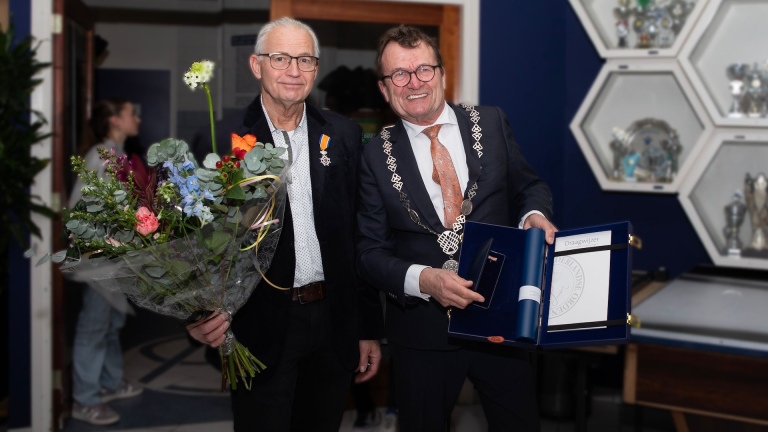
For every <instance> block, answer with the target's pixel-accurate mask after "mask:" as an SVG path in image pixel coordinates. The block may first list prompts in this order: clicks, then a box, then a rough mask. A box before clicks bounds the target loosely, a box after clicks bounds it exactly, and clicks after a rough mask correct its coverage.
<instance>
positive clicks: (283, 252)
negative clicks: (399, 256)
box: [220, 97, 382, 382]
mask: <svg viewBox="0 0 768 432" xmlns="http://www.w3.org/2000/svg"><path fill="white" fill-rule="evenodd" d="M307 125H308V129H309V140H308V142H309V149H310V151H309V164H310V176H311V178H312V202H313V206H314V216H315V231H316V233H317V238H318V240H319V242H320V253H321V255H322V260H323V273H324V275H325V283H326V288H327V293H326V294H327V297H326V299H325V300H324V301H327V302H330V307H331V312H332V316H333V331H334V334H335V339H334V341H333V343H334V347H335V349H336V353H337V354H338V357H339V359H340V361H341V362H342V364H344V365H345V366H346V367H347V368H349V369H350V370H352V369H354V368H355V367H356V366H357V361H358V358H359V349H358V341H359V340H361V339H379V338H381V336H382V335H381V332H382V331H381V327H382V322H381V321H382V311H381V304H380V303H379V301H378V297H376V295H375V293H372V290H371V289H370V288H363V287H362V285H361V284H360V283H359V281H358V279H357V278H356V276H355V266H354V259H355V256H354V235H355V213H354V212H355V199H356V189H357V182H356V181H357V178H356V177H357V169H358V161H359V154H360V147H361V145H362V132H361V129H360V127H359V126H358V125H357V124H356V123H353V122H352V121H350V120H348V119H346V118H344V117H342V116H340V115H338V114H335V113H332V112H330V111H318V110H317V109H315V108H314V107H312V106H310V105H307ZM233 132H236V133H237V134H238V135H240V136H242V135H245V134H248V133H250V134H254V135H256V138H257V139H258V140H259V141H260V142H263V143H268V142H273V140H272V134H271V133H270V131H269V124H268V123H267V119H266V117H265V115H264V111H263V110H262V108H261V102H260V99H259V98H258V97H257V98H256V100H254V101H253V102H252V103H251V105H250V106H249V107H248V110H247V112H246V115H245V117H244V119H243V122H242V126H241V127H240V128H238V129H237V130H235V131H233ZM322 134H325V135H328V136H329V137H330V138H331V141H330V144H329V145H328V149H327V151H328V157H329V158H330V159H331V164H330V165H329V166H327V167H326V166H323V165H322V164H321V163H320V156H321V155H320V145H319V143H320V137H321V136H322ZM220 145H227V146H228V145H229V143H221V144H220ZM283 219H284V221H285V224H284V229H283V232H282V233H281V234H280V240H279V241H278V244H277V248H276V250H275V255H274V258H273V259H272V264H271V266H270V268H269V270H268V271H267V273H266V276H267V278H268V279H269V280H270V281H272V282H273V283H275V284H276V285H278V286H282V287H292V286H293V279H294V270H295V266H296V255H295V251H294V232H293V218H292V217H291V210H290V200H289V202H288V203H287V205H286V209H285V214H284V217H283ZM359 293H361V295H358V294H359ZM291 302H292V301H291V292H290V291H281V290H277V289H275V288H273V287H271V286H269V285H268V284H266V283H265V282H264V281H262V282H261V283H259V285H258V286H257V287H256V288H255V289H254V291H253V294H251V297H250V298H249V299H248V301H247V302H246V304H245V305H244V306H243V307H242V308H241V309H240V310H239V311H238V312H237V313H236V314H235V315H234V318H233V320H232V329H233V331H234V334H235V337H236V338H237V339H238V340H239V341H240V342H242V343H243V344H244V345H245V346H246V347H248V349H249V350H250V351H251V353H253V355H255V356H256V358H258V359H259V360H261V361H262V362H263V363H264V364H266V365H267V369H266V370H265V371H264V372H262V373H260V374H257V376H256V378H255V381H257V382H258V381H262V380H266V379H268V378H269V377H270V376H271V372H272V371H274V370H275V369H276V366H277V365H278V364H279V362H280V358H281V356H282V353H283V348H284V345H285V338H286V329H287V324H288V318H289V311H290V307H291ZM359 308H363V309H364V310H359ZM358 317H362V319H358Z"/></svg>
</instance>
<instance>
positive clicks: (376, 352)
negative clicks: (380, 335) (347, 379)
mask: <svg viewBox="0 0 768 432" xmlns="http://www.w3.org/2000/svg"><path fill="white" fill-rule="evenodd" d="M379 365H381V345H380V344H379V341H378V340H361V341H360V362H359V363H358V365H357V372H358V373H357V375H355V382H356V383H361V382H364V381H368V380H369V379H371V378H373V376H374V375H376V372H378V371H379Z"/></svg>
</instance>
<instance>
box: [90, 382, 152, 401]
mask: <svg viewBox="0 0 768 432" xmlns="http://www.w3.org/2000/svg"><path fill="white" fill-rule="evenodd" d="M143 391H144V389H143V388H141V387H135V386H133V384H130V383H127V382H125V381H123V382H122V383H121V384H120V387H118V388H117V390H113V391H109V390H105V389H101V392H99V394H100V395H101V401H102V402H109V401H113V400H115V399H127V398H132V397H135V396H138V395H140V394H141V393H142V392H143Z"/></svg>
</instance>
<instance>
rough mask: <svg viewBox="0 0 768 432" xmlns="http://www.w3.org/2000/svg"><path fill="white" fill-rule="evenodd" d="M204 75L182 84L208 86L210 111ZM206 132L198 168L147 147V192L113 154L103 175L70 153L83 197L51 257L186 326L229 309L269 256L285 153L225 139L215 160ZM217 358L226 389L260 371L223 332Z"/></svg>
mask: <svg viewBox="0 0 768 432" xmlns="http://www.w3.org/2000/svg"><path fill="white" fill-rule="evenodd" d="M212 71H213V63H211V62H199V63H195V64H193V66H192V68H190V71H189V72H188V73H187V74H186V75H185V81H186V82H187V84H189V85H190V87H192V88H193V89H194V88H195V87H197V86H201V87H202V88H204V89H205V90H206V93H207V95H208V105H209V110H210V112H211V113H212V106H211V98H210V91H209V89H208V85H207V82H208V80H209V79H210V77H211V74H212ZM212 118H213V117H212V116H211V120H212ZM211 136H212V139H213V140H214V143H213V150H214V152H213V153H211V154H209V155H208V156H206V158H205V160H204V162H203V166H202V167H200V166H198V165H197V162H196V161H195V158H194V156H193V155H192V153H191V152H190V151H189V147H188V146H187V144H186V143H185V142H184V141H181V140H176V139H170V138H169V139H166V140H163V141H162V142H159V143H156V144H153V145H152V146H151V147H150V148H149V150H148V152H147V161H148V163H149V165H150V167H151V169H150V181H149V184H148V185H146V187H140V186H139V185H137V183H136V182H135V181H134V179H133V176H132V174H131V173H130V172H127V170H126V166H125V164H124V161H123V159H124V158H125V156H117V155H115V153H114V151H112V152H109V151H106V150H103V149H101V151H100V155H101V158H102V159H103V160H104V161H105V164H106V168H107V169H106V171H107V174H108V176H107V177H108V178H107V179H99V178H98V175H97V174H96V173H95V172H94V171H90V170H88V169H87V168H86V167H85V165H84V162H83V160H82V158H79V157H73V159H72V167H73V169H74V171H75V172H77V174H78V175H79V176H80V177H81V179H82V180H83V184H84V185H85V186H84V187H83V189H82V199H81V201H79V202H78V203H77V205H75V206H74V208H72V209H70V210H69V211H65V214H64V219H65V222H66V228H67V231H68V232H69V233H70V238H71V244H70V248H69V249H68V250H67V251H62V252H59V253H57V254H54V255H52V256H51V258H52V259H53V260H54V261H55V262H62V261H67V262H66V263H65V264H64V265H63V266H62V269H68V270H73V271H74V272H75V274H77V273H82V274H83V275H87V276H86V277H87V279H88V281H89V283H95V284H97V285H99V286H101V287H104V288H107V289H112V290H115V289H116V290H120V291H121V292H123V293H124V294H125V295H126V296H128V298H129V299H131V300H132V301H133V302H134V303H135V304H136V305H138V306H139V307H142V308H146V309H149V310H152V311H155V312H159V313H161V314H164V315H170V316H174V317H177V318H179V319H182V320H186V321H188V322H194V321H196V320H199V319H202V318H204V317H206V316H207V315H209V314H210V313H212V312H214V311H217V310H222V311H226V312H227V313H228V314H229V315H232V314H234V313H235V312H237V310H238V309H239V308H240V307H241V306H242V305H243V304H244V303H245V302H246V300H247V299H248V297H249V296H250V294H251V292H252V290H253V289H254V287H255V286H256V285H257V284H258V283H259V281H260V280H261V279H262V278H263V277H264V273H265V272H266V270H267V268H268V267H269V265H270V263H271V260H272V256H273V255H274V251H275V247H276V245H277V241H278V239H279V236H280V232H281V230H282V221H281V219H282V214H283V210H284V204H285V192H286V188H285V182H284V181H283V180H284V178H285V177H286V175H287V171H288V169H289V167H288V166H286V162H285V160H283V159H281V158H280V156H281V155H283V153H284V152H285V149H283V148H277V147H275V146H273V145H272V144H268V143H267V144H264V143H259V142H257V140H256V137H254V136H252V135H246V136H245V137H239V136H237V135H234V134H233V139H232V156H223V157H219V156H218V155H217V154H216V152H215V145H216V144H215V133H214V130H213V121H211ZM44 260H45V258H44V259H43V260H41V262H43V261H44ZM80 280H83V278H82V277H80ZM220 352H221V354H222V357H223V359H222V360H223V361H222V365H223V368H222V369H223V379H224V380H225V381H226V382H228V383H229V384H230V386H231V387H232V388H233V389H234V388H236V387H237V381H238V380H239V379H243V381H244V383H245V385H246V387H248V388H249V387H250V380H249V378H250V377H253V376H254V374H255V373H257V372H260V371H261V370H262V369H263V368H265V367H266V366H265V365H263V364H262V363H261V362H259V361H258V360H257V359H256V358H255V357H254V356H253V355H252V354H251V353H250V352H249V351H248V349H247V348H245V347H244V346H242V345H241V344H239V343H238V342H237V341H236V340H235V339H234V336H233V335H232V334H231V333H229V334H228V335H227V342H225V344H224V345H222V346H221V347H220Z"/></svg>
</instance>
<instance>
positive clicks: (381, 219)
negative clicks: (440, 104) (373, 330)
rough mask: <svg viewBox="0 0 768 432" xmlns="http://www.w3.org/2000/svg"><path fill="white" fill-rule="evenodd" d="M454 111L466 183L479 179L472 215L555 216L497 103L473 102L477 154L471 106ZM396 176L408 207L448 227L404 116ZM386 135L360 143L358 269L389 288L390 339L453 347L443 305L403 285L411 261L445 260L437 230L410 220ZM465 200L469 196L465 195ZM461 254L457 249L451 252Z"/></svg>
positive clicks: (508, 220) (498, 218) (397, 130)
mask: <svg viewBox="0 0 768 432" xmlns="http://www.w3.org/2000/svg"><path fill="white" fill-rule="evenodd" d="M449 106H450V108H451V109H453V110H454V112H455V113H456V117H457V119H458V122H459V129H460V131H461V137H462V141H463V143H464V150H465V152H466V159H467V160H466V163H467V166H468V168H469V182H468V184H467V187H466V190H467V191H469V188H470V186H471V185H472V184H473V183H474V182H475V181H477V195H476V196H475V197H474V198H473V199H472V204H473V207H474V209H473V211H472V212H471V213H470V215H469V216H468V218H467V219H468V220H472V221H479V222H486V223H493V224H498V225H506V226H517V225H518V223H519V221H520V218H521V217H522V216H523V215H525V214H526V213H528V212H529V211H531V210H538V211H540V212H542V213H543V214H544V215H545V216H546V217H547V218H551V214H552V196H551V193H550V191H549V187H547V185H546V184H545V183H544V182H543V181H542V180H541V179H540V178H539V177H538V176H537V175H536V173H535V172H534V170H533V169H532V168H531V167H530V165H528V163H527V162H526V161H525V159H524V158H523V155H522V154H521V153H520V148H519V147H518V145H517V143H516V142H515V140H514V138H513V137H512V131H511V130H510V127H509V121H508V120H507V118H506V116H505V115H504V113H503V112H502V111H501V110H500V109H498V108H495V107H476V109H477V111H478V112H479V113H480V123H479V125H480V127H481V128H482V138H481V139H480V143H481V144H482V146H483V149H482V156H480V157H478V155H477V152H476V150H475V149H474V148H473V145H474V143H475V140H474V139H473V137H472V131H471V129H472V122H471V121H470V118H469V114H468V112H467V111H466V110H465V109H464V108H461V107H457V106H454V105H449ZM388 130H389V131H390V134H391V137H390V138H389V141H390V142H391V143H392V156H393V157H394V158H395V159H396V164H397V168H396V174H397V175H399V176H400V178H401V180H400V181H401V182H402V189H401V191H402V192H404V193H405V194H406V195H407V199H408V201H409V203H410V207H411V209H413V210H415V211H416V213H418V215H419V218H420V220H421V222H422V223H423V224H424V225H426V226H428V227H430V228H431V229H432V230H433V231H435V232H438V233H440V232H443V231H444V230H445V228H443V226H442V224H441V223H440V218H439V216H438V215H437V213H436V212H435V209H434V206H433V205H432V201H431V200H430V198H429V195H428V194H427V189H426V187H425V186H424V183H423V181H422V178H421V175H420V174H419V170H418V166H417V165H416V159H415V157H414V155H413V150H412V149H411V142H410V140H409V139H408V135H407V133H406V130H405V127H404V125H403V123H402V121H398V122H397V123H396V124H395V125H394V126H392V127H390V128H389V129H388ZM383 144H384V140H383V138H382V137H381V135H379V136H377V137H376V138H374V139H372V140H371V141H369V142H368V144H366V145H365V148H364V149H363V155H362V162H361V165H360V192H359V195H360V198H359V200H360V203H359V210H358V229H359V235H358V241H357V252H358V272H359V274H360V276H361V277H362V278H363V279H364V280H366V281H368V282H370V283H371V284H372V285H373V286H375V287H376V288H378V289H379V290H381V291H384V292H385V293H386V294H387V300H388V302H387V312H386V318H385V322H386V333H387V338H388V340H390V341H392V342H395V343H399V344H401V345H404V346H408V347H412V348H421V349H452V348H455V347H456V346H457V345H454V344H453V343H452V342H457V341H453V340H451V341H449V339H448V332H447V328H448V318H447V315H446V309H445V308H444V307H442V306H440V304H439V303H438V302H436V301H434V300H430V301H429V302H427V301H424V300H421V299H415V298H411V297H406V296H405V294H404V288H403V283H404V281H405V274H406V272H407V270H408V268H409V267H410V266H411V265H412V264H422V265H427V266H431V267H436V268H440V267H442V265H443V263H444V262H445V261H446V260H447V259H448V256H447V255H446V254H445V253H443V251H442V249H441V248H440V246H439V245H438V244H437V236H436V235H434V234H431V233H430V232H428V231H427V230H425V229H424V228H422V227H421V226H419V225H417V224H416V223H414V221H413V220H411V218H410V216H409V214H408V212H407V211H406V209H405V207H404V206H403V205H402V203H401V199H400V194H399V192H398V191H397V190H396V189H395V188H394V187H393V184H392V178H393V173H392V171H390V169H389V168H388V166H387V155H386V154H385V153H384V151H383ZM465 198H467V196H466V193H465ZM454 259H456V260H458V253H457V254H456V255H455V256H454Z"/></svg>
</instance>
